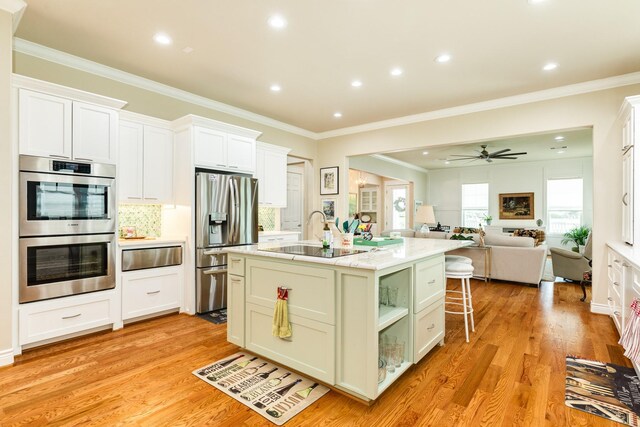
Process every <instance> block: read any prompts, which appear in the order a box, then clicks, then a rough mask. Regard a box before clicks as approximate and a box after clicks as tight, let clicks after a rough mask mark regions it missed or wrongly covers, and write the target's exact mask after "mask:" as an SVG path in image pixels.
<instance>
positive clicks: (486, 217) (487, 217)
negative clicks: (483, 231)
mask: <svg viewBox="0 0 640 427" xmlns="http://www.w3.org/2000/svg"><path fill="white" fill-rule="evenodd" d="M482 219H484V222H486V223H487V225H491V221H493V217H492V216H491V215H488V214H487V215H484V216H483V217H482Z"/></svg>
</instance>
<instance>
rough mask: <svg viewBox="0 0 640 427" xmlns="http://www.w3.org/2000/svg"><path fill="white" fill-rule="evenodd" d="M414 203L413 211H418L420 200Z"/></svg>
mask: <svg viewBox="0 0 640 427" xmlns="http://www.w3.org/2000/svg"><path fill="white" fill-rule="evenodd" d="M414 203H415V206H414V209H413V211H414V212H418V208H419V207H420V206H422V200H416V201H415V202H414Z"/></svg>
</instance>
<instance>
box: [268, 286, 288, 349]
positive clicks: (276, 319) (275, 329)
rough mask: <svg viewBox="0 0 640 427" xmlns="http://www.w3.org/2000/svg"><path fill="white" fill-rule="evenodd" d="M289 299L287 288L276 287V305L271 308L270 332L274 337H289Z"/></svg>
mask: <svg viewBox="0 0 640 427" xmlns="http://www.w3.org/2000/svg"><path fill="white" fill-rule="evenodd" d="M288 299H289V290H288V289H287V288H284V287H280V288H278V299H277V300H276V307H275V309H274V310H273V325H272V329H271V332H272V334H273V336H274V337H278V338H290V337H291V323H289V307H288V306H287V300H288Z"/></svg>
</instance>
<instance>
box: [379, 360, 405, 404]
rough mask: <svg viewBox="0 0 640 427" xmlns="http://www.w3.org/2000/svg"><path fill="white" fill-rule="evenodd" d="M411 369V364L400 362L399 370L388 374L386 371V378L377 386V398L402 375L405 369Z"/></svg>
mask: <svg viewBox="0 0 640 427" xmlns="http://www.w3.org/2000/svg"><path fill="white" fill-rule="evenodd" d="M410 367H411V362H407V361H406V360H405V361H404V362H402V364H401V365H400V367H399V368H396V370H395V372H393V373H389V371H387V376H386V377H385V379H384V381H382V382H381V383H379V384H378V396H380V394H382V392H383V391H385V390H386V389H387V387H389V386H390V385H391V384H392V383H393V382H394V381H395V380H397V379H398V378H399V377H400V375H402V374H404V373H405V371H406V370H407V369H409V368H410Z"/></svg>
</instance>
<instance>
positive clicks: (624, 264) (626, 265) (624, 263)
mask: <svg viewBox="0 0 640 427" xmlns="http://www.w3.org/2000/svg"><path fill="white" fill-rule="evenodd" d="M622 266H623V267H630V265H629V264H627V263H626V262H623V263H622Z"/></svg>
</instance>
